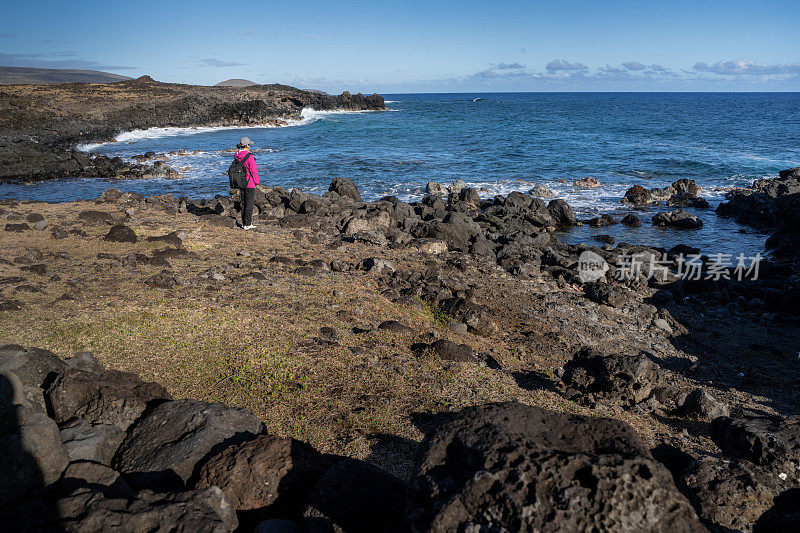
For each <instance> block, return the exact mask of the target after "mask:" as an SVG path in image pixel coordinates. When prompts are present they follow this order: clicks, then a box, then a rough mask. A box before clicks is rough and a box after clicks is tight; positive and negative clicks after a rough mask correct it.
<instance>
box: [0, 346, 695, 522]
mask: <svg viewBox="0 0 800 533" xmlns="http://www.w3.org/2000/svg"><path fill="white" fill-rule="evenodd" d="M34 369H35V371H34ZM0 370H2V374H0V392H1V393H2V404H0V408H1V409H2V417H3V425H2V435H0V440H2V442H3V449H4V453H5V458H4V461H3V466H2V468H0V503H2V508H0V520H1V521H2V523H3V524H4V525H5V526H7V527H10V528H11V529H10V530H15V531H24V530H33V531H40V530H53V531H55V530H61V531H104V530H107V529H113V528H114V527H118V526H119V525H120V524H124V526H123V530H125V531H144V530H147V531H187V532H188V531H220V532H222V531H234V530H237V528H238V530H239V531H253V530H254V529H255V530H257V531H272V529H270V527H272V526H276V525H277V524H278V523H280V524H282V525H283V526H285V527H289V526H291V530H292V531H398V532H400V531H411V530H414V531H428V530H436V531H454V530H464V529H467V530H469V529H471V528H480V527H487V528H492V529H497V528H502V529H504V530H509V531H518V530H534V529H535V530H541V531H556V530H563V529H564V528H569V529H573V528H578V529H586V528H589V529H592V528H594V529H596V530H602V531H605V530H612V529H613V530H616V531H658V530H662V528H663V527H665V526H666V527H669V528H670V530H674V531H702V530H703V527H702V525H701V524H700V522H699V519H698V517H697V515H696V514H695V512H694V510H693V509H692V507H691V505H690V504H689V502H688V500H687V499H686V498H685V497H684V496H683V495H681V493H680V492H679V491H678V490H677V488H676V487H675V484H674V482H673V481H672V478H671V477H670V474H669V472H668V471H667V470H666V469H665V468H664V466H662V465H661V464H660V463H658V462H657V461H655V460H654V459H653V457H652V455H651V454H650V452H649V451H648V448H647V447H646V446H645V445H644V443H643V441H642V440H641V439H640V437H639V436H638V435H637V434H636V432H635V431H634V430H633V429H632V428H631V427H630V426H629V425H628V424H626V423H625V422H621V421H618V420H613V419H606V418H593V417H585V416H576V415H569V414H564V413H556V412H553V411H548V410H545V409H541V408H536V407H531V406H526V405H522V404H518V403H503V404H487V405H483V406H478V407H474V408H468V409H466V410H463V411H460V412H456V413H454V414H453V418H452V420H451V422H449V423H447V424H445V425H443V426H441V427H440V428H439V429H438V430H437V431H435V432H434V433H433V434H432V435H430V436H429V437H428V438H427V439H426V440H425V441H423V443H422V444H421V446H420V449H419V451H418V462H417V465H416V468H415V471H414V472H413V474H412V479H411V483H410V484H406V483H405V482H403V481H402V480H400V479H398V478H396V477H394V476H392V475H391V474H389V473H388V472H385V471H383V470H381V469H380V468H377V467H375V466H373V465H371V464H368V463H365V462H363V461H358V460H354V459H348V458H344V457H337V456H331V455H324V454H321V453H319V452H318V451H316V450H314V449H313V448H311V447H310V446H308V445H307V444H304V443H302V442H299V441H296V440H294V439H288V438H278V437H275V436H272V435H267V434H266V433H265V431H264V425H263V424H262V423H261V422H260V421H258V419H257V418H256V417H255V415H254V414H253V413H252V412H250V411H248V410H245V409H234V408H230V407H226V406H225V405H223V404H219V403H206V402H200V401H195V400H171V399H170V398H169V396H168V395H167V394H166V392H165V391H164V390H163V389H162V388H161V387H159V386H158V385H156V384H152V383H143V382H141V381H140V380H138V378H137V377H136V376H135V375H132V374H125V373H120V372H115V371H110V370H105V369H104V368H103V367H102V366H101V365H99V364H98V363H97V361H96V360H95V359H94V357H93V356H92V355H91V354H89V353H82V354H80V355H79V356H77V357H75V358H72V359H66V360H62V359H61V358H60V357H58V356H57V355H56V354H53V353H51V352H48V351H46V350H39V349H35V348H30V349H25V348H23V347H21V346H17V345H5V346H0ZM16 372H19V375H18V374H17V373H16ZM92 376H94V378H95V380H96V381H97V383H101V384H102V385H100V386H92V380H91V379H89V378H91V377H92ZM76 379H77V380H78V381H77V382H76V383H77V384H82V385H81V386H77V385H73V386H64V384H65V383H67V382H70V381H71V380H72V381H75V380H76ZM51 383H56V384H60V385H50V384H51ZM132 385H133V386H132ZM142 391H147V392H146V394H145V395H143V394H142ZM37 397H38V398H37ZM112 398H114V399H115V400H114V401H111V399H112ZM40 400H43V401H40ZM52 402H57V405H58V406H59V410H58V415H57V418H56V419H53V418H50V417H49V416H48V415H47V414H45V413H44V412H43V411H42V405H43V404H44V405H51V404H52ZM142 402H145V403H142ZM128 406H130V407H131V409H128ZM142 407H143V408H142ZM120 409H122V411H120ZM59 420H68V421H69V423H68V424H65V423H61V426H67V427H73V426H75V425H76V423H81V424H84V425H85V426H86V429H85V431H86V432H87V433H86V435H84V437H83V438H84V440H85V441H99V440H102V439H103V438H104V436H105V435H107V433H103V432H102V431H100V430H98V429H96V428H98V427H99V426H101V425H110V426H116V427H118V428H122V427H127V426H128V425H130V427H129V428H128V429H127V436H125V437H124V440H122V439H121V438H116V439H113V440H108V439H106V441H105V442H104V446H106V447H108V446H111V449H110V453H107V454H104V455H102V456H100V455H95V456H94V457H93V460H91V461H88V460H86V459H83V458H80V457H69V448H67V447H65V444H64V443H62V438H64V435H63V432H62V434H61V435H59V432H58V426H57V422H58V421H59ZM467 456H468V457H472V459H471V460H470V461H464V457H467ZM109 458H110V459H109ZM515 480H516V481H515ZM519 480H526V481H524V482H520V481H519ZM265 482H267V483H266V484H265ZM547 487H550V488H547ZM531 494H535V495H536V496H535V499H534V500H530V495H531ZM567 501H569V502H570V503H569V505H568V506H567V505H566V504H567ZM565 509H568V510H565ZM409 510H410V514H409V512H408V511H409ZM409 520H410V522H409ZM256 528H257V529H256ZM284 530H286V531H288V530H289V529H284ZM282 531H283V530H282Z"/></svg>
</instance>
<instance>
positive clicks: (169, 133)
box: [76, 121, 299, 152]
mask: <svg viewBox="0 0 800 533" xmlns="http://www.w3.org/2000/svg"><path fill="white" fill-rule="evenodd" d="M287 122H290V121H287ZM293 122H299V121H293ZM288 125H293V124H288ZM278 127H280V126H274V125H268V124H264V125H260V126H197V127H192V128H178V127H168V128H148V129H146V130H131V131H124V132H122V133H120V134H119V135H117V136H116V137H114V140H113V141H110V142H117V143H128V144H130V143H134V142H137V141H143V140H146V139H160V138H162V137H175V136H179V135H197V134H199V133H208V132H212V131H224V130H241V129H259V128H278ZM105 144H108V143H89V144H79V145H78V146H76V148H77V149H78V150H80V151H82V152H91V151H92V150H96V149H97V148H99V147H100V146H103V145H105Z"/></svg>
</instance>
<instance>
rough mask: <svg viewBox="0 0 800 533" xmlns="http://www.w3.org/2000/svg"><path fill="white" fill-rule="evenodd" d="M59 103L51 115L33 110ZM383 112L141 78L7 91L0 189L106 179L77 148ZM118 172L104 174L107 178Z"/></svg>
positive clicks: (318, 97)
mask: <svg viewBox="0 0 800 533" xmlns="http://www.w3.org/2000/svg"><path fill="white" fill-rule="evenodd" d="M53 99H54V100H57V101H59V108H58V111H57V112H54V111H49V110H48V111H45V112H42V111H41V110H40V106H41V103H42V102H43V101H44V102H47V101H50V100H53ZM307 107H313V108H314V109H317V110H319V111H322V112H324V111H328V110H352V111H359V110H384V109H386V106H385V104H384V102H383V98H382V97H381V96H379V95H377V94H373V95H370V96H364V95H362V94H360V93H359V94H356V95H351V94H350V93H349V92H344V93H342V94H341V95H339V96H332V95H327V94H322V93H317V92H312V91H303V90H300V89H296V88H294V87H289V86H284V85H257V86H250V87H242V88H231V87H204V86H191V85H179V84H167V83H160V82H156V81H154V80H152V79H151V78H149V77H147V76H143V77H141V78H137V79H135V80H129V81H123V82H117V83H112V84H55V85H41V86H34V85H29V86H24V85H23V86H7V87H4V88H3V91H2V96H0V112H1V113H0V182H3V181H10V180H13V181H17V182H26V181H39V180H42V179H52V178H60V177H67V176H70V175H74V174H76V173H80V174H82V175H84V176H87V177H107V176H106V174H107V173H108V171H107V168H105V167H108V166H109V164H108V163H109V161H107V160H102V159H101V160H100V161H99V162H97V163H96V162H95V161H94V160H93V159H95V158H93V159H92V160H90V159H88V158H86V156H85V154H84V153H83V152H80V151H78V150H76V147H77V146H78V145H79V144H89V143H96V142H105V141H110V140H113V139H114V138H115V137H116V136H117V135H119V134H120V133H121V132H123V131H130V130H136V129H147V128H152V127H196V126H199V127H204V126H207V125H209V124H211V125H219V126H248V125H251V124H253V123H259V124H260V123H264V122H265V121H286V120H292V119H301V118H302V116H301V113H302V110H303V109H304V108H307ZM115 170H118V169H111V171H112V172H113V171H115Z"/></svg>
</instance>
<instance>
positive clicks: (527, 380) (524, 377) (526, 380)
mask: <svg viewBox="0 0 800 533" xmlns="http://www.w3.org/2000/svg"><path fill="white" fill-rule="evenodd" d="M511 377H513V378H514V381H516V382H517V386H518V387H520V388H522V389H525V390H528V391H531V390H546V391H550V392H558V386H557V385H556V382H555V380H553V379H552V378H550V376H548V375H547V374H545V373H544V372H540V371H538V370H518V371H516V372H512V373H511Z"/></svg>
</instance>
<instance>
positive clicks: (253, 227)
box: [242, 224, 256, 229]
mask: <svg viewBox="0 0 800 533" xmlns="http://www.w3.org/2000/svg"><path fill="white" fill-rule="evenodd" d="M242 229H256V226H255V224H250V225H249V226H244V227H243V228H242Z"/></svg>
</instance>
